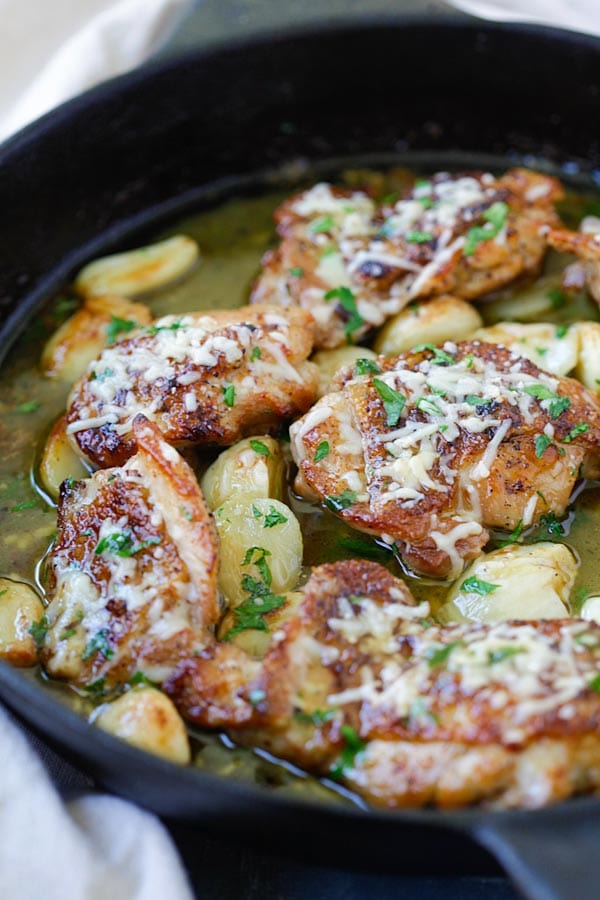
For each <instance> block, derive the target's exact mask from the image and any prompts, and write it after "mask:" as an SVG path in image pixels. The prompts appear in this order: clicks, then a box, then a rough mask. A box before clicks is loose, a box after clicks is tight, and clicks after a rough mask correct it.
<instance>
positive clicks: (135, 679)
mask: <svg viewBox="0 0 600 900" xmlns="http://www.w3.org/2000/svg"><path fill="white" fill-rule="evenodd" d="M129 684H130V685H131V687H138V686H139V685H144V686H145V687H156V682H155V681H152V680H151V679H150V678H148V676H147V675H144V673H143V672H136V673H135V674H134V675H132V676H131V678H130V679H129Z"/></svg>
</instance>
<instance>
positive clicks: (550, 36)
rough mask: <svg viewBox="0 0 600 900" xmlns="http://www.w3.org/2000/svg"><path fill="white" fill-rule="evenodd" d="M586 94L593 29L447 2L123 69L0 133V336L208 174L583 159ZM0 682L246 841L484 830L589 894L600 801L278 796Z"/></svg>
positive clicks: (189, 197) (555, 888)
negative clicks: (453, 15) (452, 807)
mask: <svg viewBox="0 0 600 900" xmlns="http://www.w3.org/2000/svg"><path fill="white" fill-rule="evenodd" d="M599 97H600V42H598V41H596V40H594V39H592V38H587V37H582V36H576V35H573V34H571V35H568V34H566V33H561V32H559V31H553V30H550V29H534V28H526V27H513V26H511V27H506V26H497V27H491V26H487V25H486V26H483V25H479V24H472V23H466V24H464V23H462V22H458V23H457V22H456V20H450V21H445V20H433V21H427V22H426V21H423V20H418V19H414V18H411V19H399V18H392V19H388V20H385V21H382V20H376V21H373V20H368V21H363V22H360V23H355V24H353V25H352V26H345V27H339V26H336V27H324V28H319V29H316V30H314V31H312V32H311V31H296V32H287V33H278V34H269V35H267V36H262V37H260V38H258V39H253V40H252V41H248V42H245V43H239V44H236V45H228V46H223V47H217V48H215V49H213V50H211V51H209V52H202V53H195V54H191V55H188V56H184V57H183V58H178V59H176V60H174V61H169V62H166V63H162V64H160V65H155V66H150V67H147V68H144V69H142V70H139V71H137V72H135V73H133V74H132V75H129V76H126V77H124V78H121V79H118V80H115V81H113V82H111V83H109V84H107V85H103V86H102V87H100V88H98V89H96V90H94V91H91V92H90V93H88V94H85V95H84V96H83V97H80V98H78V99H76V100H75V101H73V102H71V103H69V104H67V105H65V106H63V107H61V108H60V109H59V110H57V111H56V112H54V113H51V114H50V115H48V116H46V117H45V118H43V119H42V120H40V121H39V122H37V123H35V124H34V125H32V126H31V127H29V128H28V129H26V130H25V131H23V132H22V133H21V134H19V135H17V136H16V137H15V138H13V139H12V140H11V141H9V142H8V143H7V144H6V145H5V146H4V147H3V148H1V149H0V239H1V246H2V254H3V261H2V267H1V271H0V312H1V316H2V327H1V328H0V340H1V344H2V346H3V348H4V350H6V349H7V348H8V346H9V345H10V344H11V343H12V342H13V341H14V339H15V338H16V337H17V335H18V334H19V333H20V331H21V330H22V329H23V328H24V326H25V324H26V323H27V321H28V320H29V319H30V318H31V316H32V315H33V314H34V312H35V311H36V310H37V309H38V308H39V306H40V304H41V303H42V302H43V301H44V299H45V298H47V297H48V296H49V294H51V293H52V291H54V290H56V289H57V288H58V287H59V286H60V284H61V282H63V281H64V280H65V279H66V278H67V277H68V276H69V275H70V274H72V272H73V271H74V269H76V268H77V267H78V266H79V265H81V264H82V263H83V262H84V261H86V260H87V259H89V258H90V257H92V256H94V255H95V254H97V253H99V252H104V251H106V250H108V249H109V248H111V247H114V246H118V245H119V242H121V243H126V242H127V241H132V242H133V241H134V238H135V237H139V235H140V233H141V231H142V230H143V229H144V228H147V227H148V223H150V222H153V223H164V221H165V220H166V219H167V218H168V217H169V216H173V215H174V214H175V213H177V212H181V211H183V210H184V209H188V208H190V207H191V206H193V205H194V204H196V203H200V202H201V201H204V200H206V198H207V196H209V195H210V192H211V191H213V190H214V188H215V185H216V186H217V188H218V189H222V188H223V187H227V184H230V185H231V186H234V185H235V186H236V189H241V188H243V186H244V184H245V183H250V182H251V181H252V180H253V179H254V178H255V176H256V173H259V172H261V171H263V172H264V171H265V170H267V169H269V168H273V167H277V166H280V165H281V164H283V163H289V162H290V161H293V160H295V159H298V158H299V157H303V158H306V159H308V160H311V161H322V160H331V159H334V158H348V157H356V156H358V155H361V154H365V153H368V154H370V155H372V156H377V155H379V157H380V158H383V157H384V156H387V158H390V159H391V158H392V157H394V156H395V157H397V156H398V155H399V154H406V153H407V152H409V153H413V152H427V153H428V154H429V155H430V156H431V154H432V153H433V154H434V156H435V154H436V153H437V154H439V153H440V152H441V151H444V152H445V153H448V152H454V151H460V152H461V153H462V154H463V155H464V154H465V153H466V154H469V153H472V154H474V160H476V159H477V157H479V159H480V160H481V158H484V159H485V158H486V157H491V158H493V157H496V158H498V157H501V158H503V159H504V161H505V164H506V165H510V164H511V162H513V161H514V160H515V159H523V158H525V160H526V161H529V162H531V163H532V164H534V165H535V164H536V162H535V159H533V160H532V159H529V160H528V157H534V158H535V157H543V158H544V159H545V160H547V161H550V162H552V163H554V164H556V165H557V166H558V167H560V166H561V165H562V166H564V165H565V164H566V167H565V168H564V169H563V171H565V172H567V173H572V172H573V171H576V170H577V169H578V168H579V169H581V171H583V172H584V173H587V174H589V175H590V177H594V171H593V170H594V168H595V167H598V169H600V146H599V143H598V134H597V130H596V129H597V123H598V118H599V113H600V100H599ZM596 175H598V171H596ZM0 696H2V698H3V699H4V700H5V702H6V703H7V704H8V705H9V706H10V707H11V708H13V709H14V711H15V712H16V713H17V714H18V715H19V716H21V717H22V718H23V719H24V720H25V721H27V722H28V723H29V724H30V725H32V726H33V727H34V728H35V729H37V730H38V731H39V732H40V733H42V734H43V735H44V736H45V737H46V738H47V739H48V740H50V741H51V742H53V743H55V744H56V745H58V746H59V747H60V748H61V749H62V750H63V752H65V753H67V754H70V755H71V757H72V758H74V759H76V760H77V761H78V762H79V763H80V764H81V765H82V766H83V767H84V768H85V769H87V770H88V771H89V772H91V773H92V774H93V775H94V776H96V777H97V778H98V779H99V780H100V781H101V782H102V783H103V784H105V785H106V786H107V787H109V788H111V789H113V790H115V791H117V792H119V793H121V794H123V795H125V796H127V797H130V798H132V799H133V800H135V801H137V802H139V803H141V804H143V805H145V806H147V807H149V808H151V809H153V810H156V811H157V812H158V813H161V814H163V815H166V816H172V817H178V818H180V819H187V820H191V821H192V822H194V823H196V825H197V826H201V825H204V826H206V827H208V828H210V829H212V830H219V829H220V830H222V831H225V832H227V833H228V834H231V835H238V836H239V835H243V836H244V837H245V838H246V839H248V837H249V836H251V839H252V840H255V841H256V840H261V841H262V845H263V847H264V846H265V842H268V844H267V845H268V846H270V847H273V846H274V847H278V846H281V847H283V848H286V849H287V850H292V851H296V852H298V853H300V854H303V855H305V856H315V855H319V854H321V855H323V853H325V854H326V855H327V858H328V859H330V860H336V861H338V862H339V861H344V862H345V863H346V864H354V865H369V866H377V867H383V866H385V867H386V868H389V867H390V866H391V867H397V868H402V869H403V870H404V871H406V870H407V869H411V870H414V869H415V868H421V870H427V871H443V870H446V871H447V870H448V868H453V869H454V870H456V869H457V868H458V869H460V868H461V867H462V868H463V869H467V870H470V871H472V870H473V869H474V868H481V864H482V859H484V860H485V859H487V860H488V862H489V859H490V857H489V855H488V854H486V853H485V851H483V850H482V849H481V847H482V846H483V847H485V848H487V850H488V851H490V852H491V854H493V856H494V857H496V858H497V859H498V860H499V861H500V862H501V864H502V865H503V866H504V867H505V868H506V869H507V870H508V871H509V872H510V873H511V875H512V876H513V878H514V879H515V881H516V882H517V884H518V885H519V886H520V887H521V889H522V890H523V891H524V892H525V893H526V895H527V896H529V897H532V898H540V900H541V898H543V900H550V898H573V897H577V898H578V900H588V898H589V900H591V898H592V897H594V898H596V897H597V896H598V891H599V888H598V884H599V883H600V853H598V849H597V845H598V842H599V841H600V800H598V799H594V798H581V799H576V800H573V801H570V802H567V803H564V804H561V805H558V806H555V807H552V808H549V809H544V810H539V811H535V812H502V813H496V812H493V813H492V812H486V811H482V810H478V809H475V810H467V811H461V812H452V813H444V812H438V811H433V810H423V811H416V812H393V813H386V812H382V811H376V810H375V811H372V812H364V811H362V810H360V809H357V808H352V807H342V806H336V805H331V806H329V805H326V804H317V803H314V802H309V801H306V802H301V801H294V802H291V801H289V800H287V799H284V798H281V797H278V796H274V795H273V794H270V793H269V792H268V789H267V788H259V787H258V786H256V787H254V786H249V785H242V784H236V783H234V782H232V781H228V780H226V779H221V778H218V777H215V776H212V775H207V774H203V773H201V772H199V771H195V770H193V769H181V768H177V767H175V766H173V765H171V764H169V763H167V762H163V761H161V760H159V759H156V758H154V757H151V756H149V755H146V754H144V753H141V752H140V751H137V750H135V749H134V748H132V747H129V746H127V745H125V744H123V743H121V742H119V741H117V740H115V739H114V738H111V737H110V736H109V735H106V734H104V733H102V732H100V731H99V730H96V729H94V728H92V727H91V726H89V725H88V724H87V723H86V722H85V721H84V720H82V719H81V718H79V717H78V716H77V715H75V714H74V713H72V712H71V711H69V710H68V709H67V708H65V707H63V706H62V705H61V704H59V703H57V702H56V701H55V700H54V699H53V698H52V697H51V696H49V695H48V694H47V693H45V692H44V691H42V690H41V689H40V688H39V687H37V686H35V685H34V684H33V683H31V682H28V681H27V680H26V679H25V678H23V676H22V675H21V674H20V673H19V672H18V671H16V670H11V669H10V668H8V667H7V666H5V665H1V666H0ZM474 842H476V843H477V844H479V845H480V847H479V848H477V847H476V846H475V844H474Z"/></svg>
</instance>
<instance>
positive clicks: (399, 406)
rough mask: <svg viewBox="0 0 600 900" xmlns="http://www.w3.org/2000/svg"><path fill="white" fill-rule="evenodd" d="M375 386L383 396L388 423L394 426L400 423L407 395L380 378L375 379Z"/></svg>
mask: <svg viewBox="0 0 600 900" xmlns="http://www.w3.org/2000/svg"><path fill="white" fill-rule="evenodd" d="M373 387H374V388H375V390H376V391H377V393H378V394H379V396H380V397H381V400H382V402H383V408H384V409H385V412H386V425H388V426H390V427H391V428H393V427H394V426H395V425H397V424H398V422H399V420H400V416H401V415H402V411H403V410H404V407H405V405H406V397H403V395H402V394H400V393H398V391H395V390H394V388H391V387H390V386H389V385H388V384H386V383H385V381H381V379H380V378H374V379H373Z"/></svg>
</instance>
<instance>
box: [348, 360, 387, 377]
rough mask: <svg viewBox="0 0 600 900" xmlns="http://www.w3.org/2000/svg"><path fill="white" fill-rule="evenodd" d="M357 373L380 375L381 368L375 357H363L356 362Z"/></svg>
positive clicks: (355, 369) (355, 371)
mask: <svg viewBox="0 0 600 900" xmlns="http://www.w3.org/2000/svg"><path fill="white" fill-rule="evenodd" d="M354 374H355V375H380V374H381V369H380V368H379V366H378V365H377V363H376V362H375V361H374V360H373V359H366V358H365V357H361V358H360V359H357V360H356V362H355V363H354Z"/></svg>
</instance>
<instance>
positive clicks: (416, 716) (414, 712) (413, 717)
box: [408, 697, 439, 727]
mask: <svg viewBox="0 0 600 900" xmlns="http://www.w3.org/2000/svg"><path fill="white" fill-rule="evenodd" d="M428 722H430V723H433V724H436V725H437V724H438V722H439V719H438V717H437V716H436V715H435V713H433V712H432V711H431V710H430V709H429V706H428V705H427V700H425V698H424V697H417V698H416V700H413V702H412V703H411V704H410V706H409V708H408V724H409V726H410V725H415V726H417V727H418V726H419V725H424V724H427V723H428Z"/></svg>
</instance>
